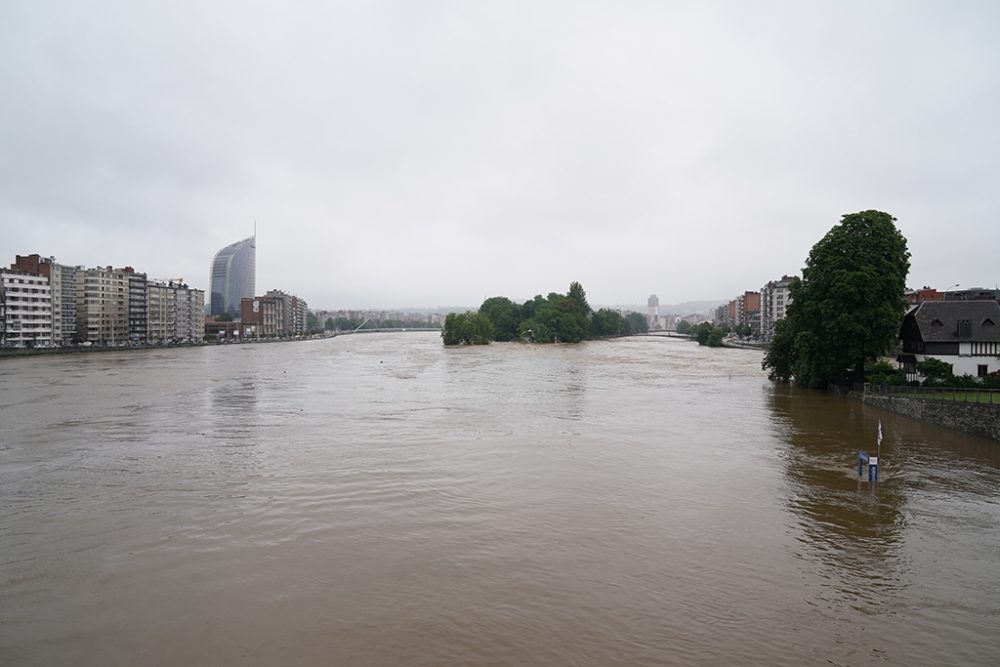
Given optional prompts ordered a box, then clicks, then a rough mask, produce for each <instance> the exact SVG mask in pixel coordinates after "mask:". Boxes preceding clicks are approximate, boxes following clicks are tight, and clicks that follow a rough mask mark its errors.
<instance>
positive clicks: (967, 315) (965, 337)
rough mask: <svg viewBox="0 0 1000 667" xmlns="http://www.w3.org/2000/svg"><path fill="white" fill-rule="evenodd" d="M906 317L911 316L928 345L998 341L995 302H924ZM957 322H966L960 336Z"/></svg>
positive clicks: (998, 316)
mask: <svg viewBox="0 0 1000 667" xmlns="http://www.w3.org/2000/svg"><path fill="white" fill-rule="evenodd" d="M907 317H913V319H914V321H915V322H916V323H917V327H919V329H920V337H921V338H922V339H923V340H924V342H927V343H951V342H955V341H973V342H1000V303H998V302H996V301H924V302H923V303H922V304H920V305H919V306H917V308H916V309H915V310H913V311H910V312H909V313H907ZM960 321H968V323H969V324H968V327H967V328H965V329H964V330H963V331H962V335H961V336H960V335H959V322H960Z"/></svg>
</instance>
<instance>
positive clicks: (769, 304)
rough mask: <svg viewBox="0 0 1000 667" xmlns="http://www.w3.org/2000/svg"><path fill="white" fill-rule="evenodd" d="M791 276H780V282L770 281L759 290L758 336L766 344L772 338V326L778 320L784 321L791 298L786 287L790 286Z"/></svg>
mask: <svg viewBox="0 0 1000 667" xmlns="http://www.w3.org/2000/svg"><path fill="white" fill-rule="evenodd" d="M792 280H793V278H792V277H791V276H782V277H781V279H780V280H772V281H771V282H769V283H768V284H766V285H764V286H763V287H761V288H760V335H761V338H763V339H764V341H766V342H770V340H771V338H772V337H774V326H775V324H776V323H777V322H778V321H779V320H783V319H785V313H786V312H787V309H788V306H789V305H790V304H791V303H792V296H791V294H790V293H789V291H788V287H789V286H790V285H791V284H792Z"/></svg>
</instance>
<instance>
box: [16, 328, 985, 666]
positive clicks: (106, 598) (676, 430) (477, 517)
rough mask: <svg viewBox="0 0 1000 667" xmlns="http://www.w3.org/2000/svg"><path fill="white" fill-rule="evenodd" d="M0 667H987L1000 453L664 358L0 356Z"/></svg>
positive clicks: (499, 349)
mask: <svg viewBox="0 0 1000 667" xmlns="http://www.w3.org/2000/svg"><path fill="white" fill-rule="evenodd" d="M880 419H881V421H882V424H883V428H884V431H885V441H884V442H883V445H882V451H881V454H882V464H883V465H882V469H881V481H880V482H879V483H878V484H877V485H871V484H869V483H868V482H867V481H859V479H858V476H857V469H856V460H857V450H858V449H859V448H860V449H866V450H870V449H872V448H874V445H875V434H876V430H877V425H878V421H879V420H880ZM0 664H2V665H17V666H20V665H46V666H48V665H74V666H88V665H95V666H97V665H100V666H108V665H241V666H244V665H245V666H258V665H302V666H310V665H674V664H677V665H733V664H768V665H803V664H833V665H869V664H896V665H944V664H949V665H995V664H1000V443H993V442H990V441H987V440H982V439H978V438H974V437H969V436H964V435H961V434H958V433H954V432H950V431H946V430H943V429H939V428H936V427H933V426H930V425H927V424H924V423H921V422H917V421H913V420H909V419H907V418H904V417H900V416H896V415H893V414H890V413H884V412H881V411H878V410H876V409H873V408H869V407H865V406H863V405H861V404H859V403H857V402H853V401H850V400H847V399H845V398H842V397H838V396H834V395H830V394H827V393H823V392H810V391H804V390H798V389H795V388H790V387H787V386H775V385H773V384H771V383H769V382H768V381H767V380H766V379H765V377H764V376H763V374H762V372H761V371H760V353H759V352H754V351H748V350H709V349H706V348H699V347H698V346H697V345H694V344H691V343H688V342H683V341H677V340H664V339H653V338H633V339H624V340H619V341H612V342H597V343H586V344H581V345H575V346H573V345H563V346H532V345H519V344H494V345H490V346H488V347H481V348H468V349H465V348H462V349H445V348H443V347H442V346H441V343H440V339H439V337H437V336H435V335H434V334H425V333H401V334H369V335H356V336H342V337H338V338H335V339H331V340H321V341H308V342H301V343H287V344H273V345H232V346H222V347H205V348H194V349H175V350H148V351H135V352H122V353H113V354H80V355H68V356H52V357H38V358H23V359H6V360H2V361H0Z"/></svg>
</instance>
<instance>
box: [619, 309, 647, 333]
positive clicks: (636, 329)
mask: <svg viewBox="0 0 1000 667" xmlns="http://www.w3.org/2000/svg"><path fill="white" fill-rule="evenodd" d="M625 321H626V322H628V326H629V333H632V334H640V333H646V332H647V331H649V322H647V321H646V316H645V315H643V314H642V313H629V314H628V315H626V316H625Z"/></svg>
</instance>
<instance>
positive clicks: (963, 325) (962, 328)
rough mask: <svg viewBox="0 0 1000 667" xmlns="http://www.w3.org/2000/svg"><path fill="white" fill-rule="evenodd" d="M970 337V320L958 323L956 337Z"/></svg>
mask: <svg viewBox="0 0 1000 667" xmlns="http://www.w3.org/2000/svg"><path fill="white" fill-rule="evenodd" d="M971 336H972V320H959V321H958V337H959V338H969V337H971Z"/></svg>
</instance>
